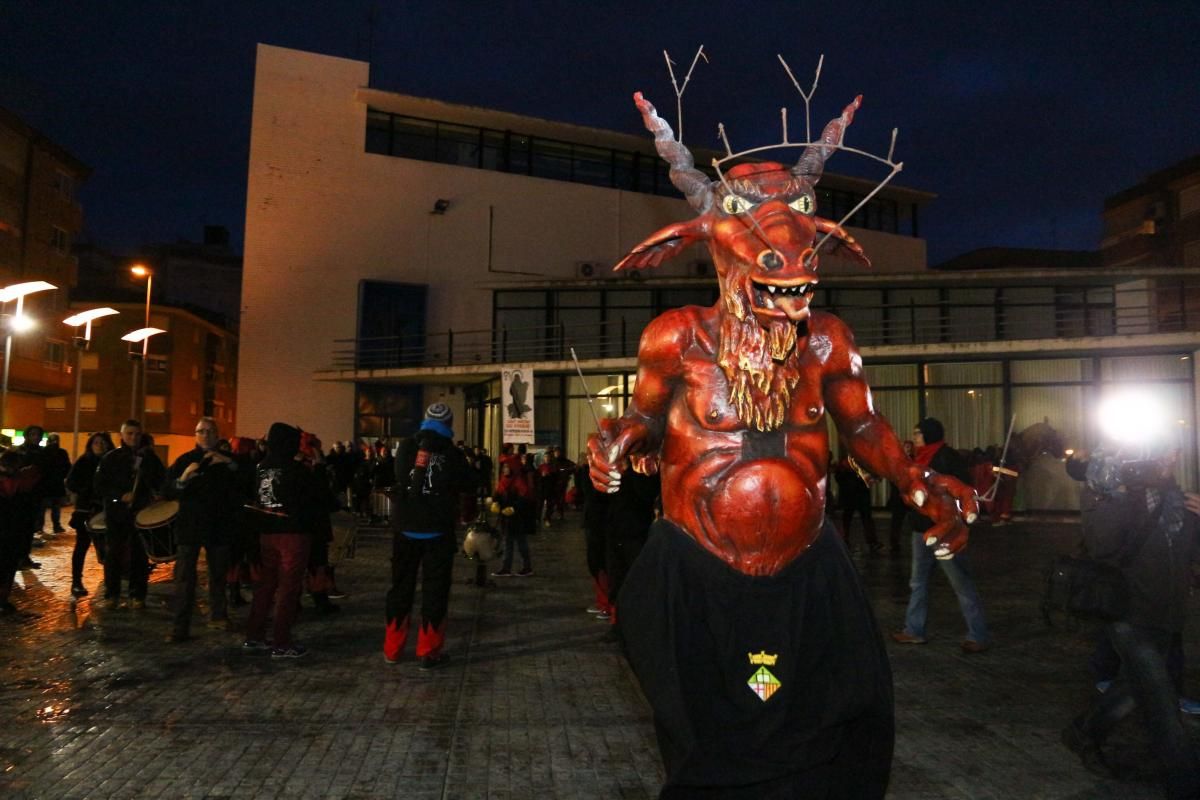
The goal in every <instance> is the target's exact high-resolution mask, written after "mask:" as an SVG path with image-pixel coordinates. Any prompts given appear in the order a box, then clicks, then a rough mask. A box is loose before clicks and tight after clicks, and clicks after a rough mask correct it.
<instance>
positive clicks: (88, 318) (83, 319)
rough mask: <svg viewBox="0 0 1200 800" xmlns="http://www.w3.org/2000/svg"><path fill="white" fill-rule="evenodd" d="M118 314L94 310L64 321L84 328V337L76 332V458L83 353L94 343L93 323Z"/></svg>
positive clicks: (76, 453)
mask: <svg viewBox="0 0 1200 800" xmlns="http://www.w3.org/2000/svg"><path fill="white" fill-rule="evenodd" d="M118 313H120V312H118V311H117V310H116V309H115V308H93V309H91V310H89V311H80V312H79V313H78V314H75V315H73V316H70V317H67V318H66V319H64V320H63V324H64V325H70V326H71V327H72V328H78V327H79V326H80V325H82V326H83V336H80V335H79V332H78V331H76V332H75V338H74V343H75V349H76V350H77V351H78V352H77V354H76V356H75V428H74V431H75V436H74V438H73V439H72V440H71V455H73V456H74V457H76V458H78V457H79V400H80V396H81V395H82V394H83V351H84V350H87V349H88V345H89V344H91V341H92V322H93V321H94V320H98V319H100V318H101V317H108V316H111V315H113V314H118Z"/></svg>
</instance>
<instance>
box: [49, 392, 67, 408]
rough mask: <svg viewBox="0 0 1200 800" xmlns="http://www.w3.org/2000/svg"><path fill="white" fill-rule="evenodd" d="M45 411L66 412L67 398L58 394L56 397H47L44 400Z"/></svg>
mask: <svg viewBox="0 0 1200 800" xmlns="http://www.w3.org/2000/svg"><path fill="white" fill-rule="evenodd" d="M46 410H47V411H66V410H67V396H66V395H65V394H60V395H58V396H57V397H47V398H46Z"/></svg>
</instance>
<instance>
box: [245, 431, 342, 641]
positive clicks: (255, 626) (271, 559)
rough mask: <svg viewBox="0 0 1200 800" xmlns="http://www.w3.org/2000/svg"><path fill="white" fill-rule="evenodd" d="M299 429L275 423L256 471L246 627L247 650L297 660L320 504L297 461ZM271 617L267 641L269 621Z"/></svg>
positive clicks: (310, 477)
mask: <svg viewBox="0 0 1200 800" xmlns="http://www.w3.org/2000/svg"><path fill="white" fill-rule="evenodd" d="M299 452H300V429H299V428H294V427H292V426H291V425H288V424H286V423H283V422H276V423H273V424H272V425H271V428H270V430H268V431H267V450H266V455H265V456H264V457H263V459H262V461H260V462H259V463H258V468H257V472H256V476H255V479H256V485H255V500H254V504H253V520H252V523H251V524H252V525H253V526H254V527H255V528H257V530H258V532H259V537H258V542H259V550H260V561H261V566H260V569H259V580H258V583H257V585H255V587H254V600H253V601H252V602H251V604H250V617H249V619H248V620H247V622H246V641H245V642H244V643H243V644H242V647H243V649H245V650H267V649H270V651H271V657H272V658H301V657H302V656H305V655H307V654H308V649H307V648H306V647H304V646H302V645H299V644H296V643H295V642H293V641H292V624H293V623H294V622H295V620H296V612H297V611H298V610H299V608H300V594H301V592H302V591H303V589H304V573H305V570H306V569H307V567H308V554H309V549H310V548H311V547H312V539H313V535H314V533H315V532H316V528H317V517H318V516H319V515H320V514H324V513H327V511H326V509H325V508H324V506H323V505H322V504H321V501H320V498H321V492H320V491H319V487H318V486H317V485H316V481H317V478H316V477H315V476H314V475H313V473H312V471H311V470H309V469H308V468H307V467H306V466H304V464H302V463H300V461H298V460H297V455H298V454H299ZM269 615H271V616H273V619H274V621H273V623H272V629H271V630H272V639H271V644H270V645H268V644H267V641H266V631H267V617H268V616H269Z"/></svg>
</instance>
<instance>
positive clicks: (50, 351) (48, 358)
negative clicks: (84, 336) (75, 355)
mask: <svg viewBox="0 0 1200 800" xmlns="http://www.w3.org/2000/svg"><path fill="white" fill-rule="evenodd" d="M66 357H67V343H66V342H60V341H58V340H56V339H47V340H46V347H45V350H43V352H42V361H44V362H45V363H47V364H52V365H54V366H58V365H59V364H62V363H63V361H65V360H66Z"/></svg>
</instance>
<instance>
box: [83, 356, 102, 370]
mask: <svg viewBox="0 0 1200 800" xmlns="http://www.w3.org/2000/svg"><path fill="white" fill-rule="evenodd" d="M79 367H80V369H100V354H99V353H84V354H83V355H82V356H81V357H80V358H79Z"/></svg>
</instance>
